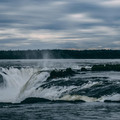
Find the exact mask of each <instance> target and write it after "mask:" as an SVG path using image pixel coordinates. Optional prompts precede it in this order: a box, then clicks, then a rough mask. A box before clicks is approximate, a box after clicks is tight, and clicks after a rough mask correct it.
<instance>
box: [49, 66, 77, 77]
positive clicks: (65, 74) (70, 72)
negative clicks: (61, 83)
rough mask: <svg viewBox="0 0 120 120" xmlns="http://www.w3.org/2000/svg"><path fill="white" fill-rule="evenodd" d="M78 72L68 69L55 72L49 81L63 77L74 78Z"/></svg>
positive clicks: (51, 74)
mask: <svg viewBox="0 0 120 120" xmlns="http://www.w3.org/2000/svg"><path fill="white" fill-rule="evenodd" d="M75 73H76V72H75V71H73V70H72V69H71V68H67V69H65V70H53V71H52V72H51V73H50V77H49V78H48V79H54V78H62V77H68V76H73V75H74V74H75Z"/></svg>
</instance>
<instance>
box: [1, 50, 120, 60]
mask: <svg viewBox="0 0 120 120" xmlns="http://www.w3.org/2000/svg"><path fill="white" fill-rule="evenodd" d="M117 58H120V50H8V51H3V50H2V51H0V59H117Z"/></svg>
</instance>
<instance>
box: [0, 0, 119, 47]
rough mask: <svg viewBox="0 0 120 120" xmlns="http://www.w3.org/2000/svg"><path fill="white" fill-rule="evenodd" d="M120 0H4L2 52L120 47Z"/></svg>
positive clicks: (1, 10)
mask: <svg viewBox="0 0 120 120" xmlns="http://www.w3.org/2000/svg"><path fill="white" fill-rule="evenodd" d="M119 11H120V2H119V1H117V0H110V1H107V0H84V1H83V0H74V1H73V0H69V1H68V0H19V1H16V0H0V49H55V48H75V49H92V48H93V49H94V48H96V49H102V48H111V49H118V48H120V47H119V46H118V44H117V43H119V42H118V41H119V39H120V35H119V31H120V14H119Z"/></svg>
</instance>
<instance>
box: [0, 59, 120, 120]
mask: <svg viewBox="0 0 120 120" xmlns="http://www.w3.org/2000/svg"><path fill="white" fill-rule="evenodd" d="M95 64H120V60H119V59H115V60H94V59H93V60H1V61H0V120H103V119H105V120H119V119H120V103H119V102H120V72H118V71H117V72H116V71H101V72H99V71H94V72H92V71H84V72H83V71H79V70H80V68H81V67H86V68H87V69H90V68H91V66H92V65H95ZM69 67H70V68H72V69H73V70H75V71H76V70H77V71H78V72H77V73H76V74H75V75H74V76H69V77H65V78H55V79H51V80H48V79H47V78H48V77H49V75H50V71H52V70H55V69H57V70H61V69H66V68H69ZM40 71H46V72H40ZM27 98H35V99H34V100H35V101H36V100H39V99H40V100H42V101H37V102H40V103H34V104H33V103H30V102H26V103H27V104H21V102H22V101H24V100H25V99H27ZM38 98H39V99H38ZM32 100H33V99H32ZM51 101H52V102H51ZM56 101H58V102H56ZM81 101H84V102H81ZM105 101H107V102H105ZM108 101H109V102H108ZM32 102H33V101H32ZM3 103H4V104H3ZM7 103H10V104H7ZM11 103H12V104H11Z"/></svg>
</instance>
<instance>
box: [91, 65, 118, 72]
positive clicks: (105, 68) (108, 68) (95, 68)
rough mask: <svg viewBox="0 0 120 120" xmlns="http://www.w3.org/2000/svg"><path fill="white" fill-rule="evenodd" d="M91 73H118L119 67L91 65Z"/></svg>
mask: <svg viewBox="0 0 120 120" xmlns="http://www.w3.org/2000/svg"><path fill="white" fill-rule="evenodd" d="M91 70H92V71H120V65H119V64H116V65H109V64H106V65H93V67H92V69H91Z"/></svg>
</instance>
